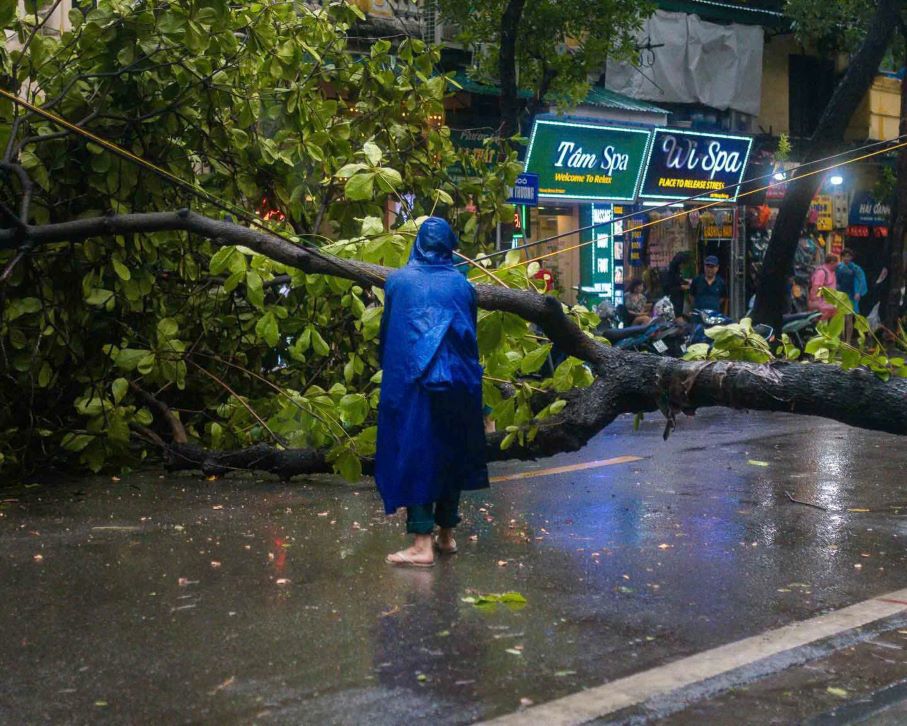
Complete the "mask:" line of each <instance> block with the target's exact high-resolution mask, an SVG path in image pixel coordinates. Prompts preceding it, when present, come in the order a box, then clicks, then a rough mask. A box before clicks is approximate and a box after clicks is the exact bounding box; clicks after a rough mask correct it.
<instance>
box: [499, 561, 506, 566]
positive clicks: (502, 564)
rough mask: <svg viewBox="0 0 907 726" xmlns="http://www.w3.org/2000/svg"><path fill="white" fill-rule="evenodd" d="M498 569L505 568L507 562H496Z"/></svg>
mask: <svg viewBox="0 0 907 726" xmlns="http://www.w3.org/2000/svg"><path fill="white" fill-rule="evenodd" d="M498 567H507V560H498Z"/></svg>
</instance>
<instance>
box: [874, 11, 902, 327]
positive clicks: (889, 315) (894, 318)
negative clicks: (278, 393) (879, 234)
mask: <svg viewBox="0 0 907 726" xmlns="http://www.w3.org/2000/svg"><path fill="white" fill-rule="evenodd" d="M901 35H902V36H903V37H904V45H905V58H904V64H905V65H907V28H905V27H904V26H903V25H902V26H901ZM898 134H900V136H901V137H902V138H903V137H904V136H905V135H907V74H904V77H903V78H902V79H901V123H900V126H899V127H898ZM894 215H895V216H894V223H893V224H892V225H891V231H890V233H889V237H888V265H887V267H888V299H887V300H882V304H881V306H880V308H881V313H882V322H883V323H884V324H885V325H886V326H887V327H888V329H889V330H896V329H897V322H898V317H899V313H900V307H901V288H902V287H903V286H904V275H905V269H907V249H905V246H904V235H905V234H907V146H905V147H901V149H900V150H899V151H898V160H897V191H896V196H895V202H894Z"/></svg>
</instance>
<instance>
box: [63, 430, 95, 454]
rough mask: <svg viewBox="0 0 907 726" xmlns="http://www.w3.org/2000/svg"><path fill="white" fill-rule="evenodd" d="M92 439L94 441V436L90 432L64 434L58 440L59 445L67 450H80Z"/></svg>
mask: <svg viewBox="0 0 907 726" xmlns="http://www.w3.org/2000/svg"><path fill="white" fill-rule="evenodd" d="M92 441H94V436H92V435H91V434H73V433H69V434H66V435H65V436H64V437H63V438H62V439H61V441H60V446H62V447H63V448H64V449H66V450H67V451H82V449H84V448H85V447H86V446H88V445H89V444H90V443H91V442H92Z"/></svg>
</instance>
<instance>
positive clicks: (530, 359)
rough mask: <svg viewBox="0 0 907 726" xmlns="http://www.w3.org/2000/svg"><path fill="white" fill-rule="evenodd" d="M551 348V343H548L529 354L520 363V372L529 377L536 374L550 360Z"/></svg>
mask: <svg viewBox="0 0 907 726" xmlns="http://www.w3.org/2000/svg"><path fill="white" fill-rule="evenodd" d="M551 347H552V346H551V343H548V344H546V345H543V346H540V347H539V348H536V349H535V350H532V351H530V352H529V353H527V354H526V355H525V356H524V357H523V360H522V361H521V362H520V370H521V371H522V372H523V373H525V374H527V375H528V374H530V373H535V372H536V371H537V370H538V369H539V368H541V367H542V366H543V365H544V364H545V361H546V360H548V354H549V353H550V352H551Z"/></svg>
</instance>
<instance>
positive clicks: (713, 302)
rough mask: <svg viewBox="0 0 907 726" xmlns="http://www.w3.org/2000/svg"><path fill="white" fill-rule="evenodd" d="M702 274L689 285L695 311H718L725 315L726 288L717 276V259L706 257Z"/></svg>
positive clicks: (713, 256) (712, 256) (725, 284)
mask: <svg viewBox="0 0 907 726" xmlns="http://www.w3.org/2000/svg"><path fill="white" fill-rule="evenodd" d="M703 267H704V271H703V274H701V275H699V276H697V277H695V278H693V282H691V283H690V298H691V299H692V303H693V308H695V309H696V310H719V311H721V312H722V313H724V314H725V315H727V302H728V287H727V283H726V282H725V281H724V279H723V278H722V277H721V276H720V275H719V274H718V258H717V257H716V256H715V255H708V256H707V257H706V258H705V260H704V264H703Z"/></svg>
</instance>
